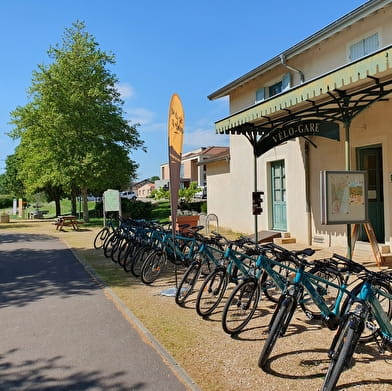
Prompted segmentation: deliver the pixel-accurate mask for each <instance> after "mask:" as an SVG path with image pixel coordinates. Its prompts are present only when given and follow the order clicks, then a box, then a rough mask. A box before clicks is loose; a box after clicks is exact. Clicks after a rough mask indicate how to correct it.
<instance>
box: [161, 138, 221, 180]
mask: <svg viewBox="0 0 392 391" xmlns="http://www.w3.org/2000/svg"><path fill="white" fill-rule="evenodd" d="M228 150H229V148H228V147H217V146H212V147H201V148H198V149H195V150H193V151H190V152H186V153H183V154H182V159H181V171H180V178H181V179H180V180H181V186H182V187H188V186H189V185H190V183H192V182H196V183H197V185H198V186H199V187H205V186H207V168H206V164H205V162H206V161H210V160H211V159H214V158H215V157H216V156H219V155H220V154H222V153H228ZM160 173H161V176H160V181H156V182H155V185H156V187H163V186H164V185H168V183H169V180H170V175H169V163H164V164H161V166H160Z"/></svg>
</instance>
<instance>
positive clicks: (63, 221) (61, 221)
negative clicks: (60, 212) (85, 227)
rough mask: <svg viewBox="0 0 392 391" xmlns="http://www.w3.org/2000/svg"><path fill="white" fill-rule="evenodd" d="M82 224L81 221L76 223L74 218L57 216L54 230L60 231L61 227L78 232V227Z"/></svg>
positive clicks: (76, 220) (76, 219)
mask: <svg viewBox="0 0 392 391" xmlns="http://www.w3.org/2000/svg"><path fill="white" fill-rule="evenodd" d="M80 224H83V222H82V221H78V218H77V217H76V216H58V217H57V220H56V221H55V222H54V225H55V226H56V230H58V231H62V229H63V227H72V229H73V230H75V231H79V225H80Z"/></svg>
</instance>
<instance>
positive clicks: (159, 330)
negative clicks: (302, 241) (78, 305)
mask: <svg viewBox="0 0 392 391" xmlns="http://www.w3.org/2000/svg"><path fill="white" fill-rule="evenodd" d="M31 225H33V224H31ZM38 227H40V228H39V229H40V230H42V231H43V232H47V233H50V234H52V235H54V236H59V237H61V238H62V239H63V240H64V241H66V242H67V243H68V245H69V246H70V247H73V248H74V249H75V250H76V252H77V254H78V255H79V257H80V259H82V260H83V262H88V264H89V265H91V266H93V267H94V268H95V270H97V271H98V273H100V272H101V273H102V272H105V274H106V275H108V274H110V275H111V277H110V282H108V284H110V287H111V288H112V290H113V291H114V292H115V294H116V295H117V296H118V297H119V298H120V299H121V300H122V301H123V302H124V303H125V305H126V306H127V307H128V308H129V309H130V310H131V311H132V312H133V313H134V314H135V315H136V316H137V317H138V319H140V321H141V322H142V323H143V324H144V325H145V327H147V329H148V330H149V331H150V332H151V333H152V334H153V335H154V336H155V337H156V338H157V339H158V341H159V342H160V343H161V344H162V345H163V346H164V347H165V348H166V350H167V351H168V352H169V353H170V354H171V355H172V356H173V357H174V359H175V360H176V361H177V362H178V363H179V365H181V367H182V368H183V369H184V370H185V371H186V372H187V373H188V374H189V376H191V378H192V379H193V380H194V381H195V382H196V384H197V385H198V386H199V387H200V389H202V390H208V391H218V390H219V391H237V390H255V389H262V390H263V391H275V390H276V391H286V390H287V391H296V390H298V391H304V390H309V391H310V390H319V389H320V387H321V384H322V381H323V376H324V374H325V372H326V369H327V367H328V358H327V349H328V347H329V343H330V341H331V339H332V337H333V332H332V331H329V330H328V329H326V328H324V327H322V326H321V325H320V324H318V323H317V322H313V321H309V320H308V319H307V318H306V317H305V316H304V314H303V313H302V312H301V311H299V310H298V311H296V313H295V315H294V319H293V321H292V323H291V325H290V327H289V329H288V331H287V333H286V335H285V336H284V337H283V338H280V339H278V341H277V344H276V347H275V349H274V350H273V352H272V354H271V362H270V369H269V371H268V373H266V372H263V371H262V370H261V369H260V368H258V366H257V360H258V356H259V354H260V351H261V349H262V347H263V343H264V341H265V338H266V335H267V334H266V330H267V325H268V322H269V320H270V318H271V315H272V311H273V308H274V305H273V304H272V303H271V302H269V301H267V300H265V299H263V300H262V302H261V303H260V305H259V308H258V311H257V313H256V314H255V317H254V318H253V319H252V320H251V322H250V323H249V324H248V327H247V328H246V329H245V330H244V331H243V332H241V333H240V334H239V335H238V336H236V337H231V336H229V335H227V334H225V333H224V331H223V330H222V326H221V323H220V320H221V315H222V309H223V304H222V305H221V306H220V307H219V308H218V309H217V310H216V312H215V313H214V314H213V315H212V316H210V317H209V318H208V319H202V318H200V317H199V316H198V315H197V314H196V311H195V295H193V296H191V297H190V298H189V300H188V301H187V302H186V305H185V307H183V308H181V307H179V306H177V305H176V304H175V302H174V298H173V297H167V296H163V295H161V293H162V291H164V290H165V289H167V288H169V287H173V286H175V283H176V281H175V279H174V277H173V273H172V272H171V273H168V274H166V275H165V276H164V277H162V278H160V279H159V280H158V281H156V282H155V283H154V284H153V285H151V286H146V285H144V284H142V283H141V282H140V281H138V280H136V279H135V278H132V277H131V276H129V275H126V276H125V277H124V272H123V271H122V270H120V269H119V267H118V266H117V265H115V264H113V263H112V262H111V261H108V260H107V259H105V257H104V256H103V255H102V251H100V250H93V249H92V239H93V238H94V236H95V233H96V232H97V231H96V230H87V229H86V230H82V231H80V232H72V231H66V232H56V231H55V229H54V227H53V226H49V225H48V224H46V225H42V224H35V225H34V228H31V226H30V224H25V225H24V227H23V229H24V230H25V231H26V232H28V231H29V230H34V231H35V232H36V231H37V229H38ZM0 228H2V227H0ZM14 228H15V226H13V228H12V229H14ZM327 255H328V254H324V253H323V254H322V252H319V253H318V256H319V257H321V256H327ZM365 262H367V260H366V257H365ZM114 337H115V336H114ZM354 358H355V365H354V366H353V367H352V368H351V369H350V370H348V371H346V372H344V373H343V374H342V375H341V377H340V379H339V382H338V388H337V389H338V390H347V391H351V390H361V391H373V390H379V391H386V390H392V376H391V373H392V354H391V353H390V352H386V353H379V351H378V348H377V346H376V345H375V344H374V343H372V344H367V345H361V346H360V348H359V350H358V352H357V353H356V354H355V356H354Z"/></svg>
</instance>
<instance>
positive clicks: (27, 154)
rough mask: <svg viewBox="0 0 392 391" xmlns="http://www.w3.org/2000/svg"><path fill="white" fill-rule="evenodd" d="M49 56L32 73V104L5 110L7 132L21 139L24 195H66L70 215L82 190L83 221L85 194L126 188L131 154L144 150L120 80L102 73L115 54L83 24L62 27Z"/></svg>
mask: <svg viewBox="0 0 392 391" xmlns="http://www.w3.org/2000/svg"><path fill="white" fill-rule="evenodd" d="M48 55H49V57H50V58H51V59H52V60H53V62H52V63H51V64H49V65H43V64H41V65H39V66H38V70H37V71H35V72H33V79H32V85H31V87H30V89H29V95H30V98H31V101H30V102H29V103H28V104H26V105H25V106H24V107H18V108H16V109H15V110H14V111H13V112H12V113H11V122H12V123H13V124H14V125H15V128H14V129H13V131H12V132H11V133H10V135H11V137H14V138H20V140H21V142H20V145H19V148H18V157H19V162H20V166H19V167H18V168H19V174H20V177H23V180H24V183H25V186H26V189H28V190H29V192H34V191H35V190H38V189H48V188H50V189H63V191H66V192H67V193H68V194H69V195H70V196H71V199H72V201H73V209H74V211H76V196H77V195H78V194H79V193H81V194H82V196H83V198H84V199H83V216H84V220H85V221H88V220H89V217H88V205H87V194H88V190H89V189H98V188H99V189H102V190H103V189H105V188H108V187H111V188H121V187H122V186H124V185H125V184H127V183H128V182H129V178H130V177H131V178H135V177H136V169H137V167H138V166H137V164H136V163H135V162H134V161H132V160H131V159H130V157H129V154H130V153H131V151H132V150H135V149H138V148H142V149H145V148H144V146H143V141H142V140H141V139H140V135H139V132H138V131H137V126H138V124H133V125H132V124H131V123H130V122H129V121H127V120H126V119H125V118H124V116H125V113H124V111H123V109H122V106H123V103H124V102H123V101H122V100H121V98H120V94H119V92H118V90H117V88H116V84H117V83H118V79H117V78H116V76H115V75H114V74H113V73H112V72H110V71H109V69H108V66H109V65H113V64H114V63H115V59H114V56H113V55H112V54H107V53H105V52H103V51H102V50H100V49H99V47H98V43H97V42H96V41H95V39H94V37H93V36H91V35H90V34H89V33H87V32H86V31H85V24H84V23H83V22H80V21H77V22H75V23H73V25H72V27H71V28H68V29H66V30H65V34H64V37H63V41H62V45H61V46H60V45H55V46H53V47H50V48H49V50H48ZM53 194H54V196H55V197H58V196H59V194H61V192H53ZM55 201H56V213H57V214H60V210H57V205H58V206H59V205H60V203H59V199H58V200H57V199H56V200H55Z"/></svg>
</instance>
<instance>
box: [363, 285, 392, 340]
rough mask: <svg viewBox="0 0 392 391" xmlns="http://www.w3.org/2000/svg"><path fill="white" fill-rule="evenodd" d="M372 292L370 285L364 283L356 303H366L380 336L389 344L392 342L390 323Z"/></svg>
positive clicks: (391, 325)
mask: <svg viewBox="0 0 392 391" xmlns="http://www.w3.org/2000/svg"><path fill="white" fill-rule="evenodd" d="M374 291H375V290H374V288H373V287H372V284H371V283H370V282H369V281H365V282H364V284H363V286H362V289H361V291H360V293H359V295H358V298H357V301H359V302H360V303H366V304H367V305H369V306H370V308H371V312H372V314H373V315H374V317H375V319H376V321H377V323H378V325H379V326H380V333H381V336H382V337H383V338H384V339H386V340H388V341H389V342H392V323H391V321H390V319H389V318H388V315H387V314H386V313H385V311H384V310H383V308H382V307H381V304H380V302H379V301H378V299H377V297H376V295H375V292H374ZM380 293H381V294H382V295H383V296H385V297H387V298H388V299H392V297H391V296H390V295H387V294H385V293H384V292H380Z"/></svg>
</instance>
